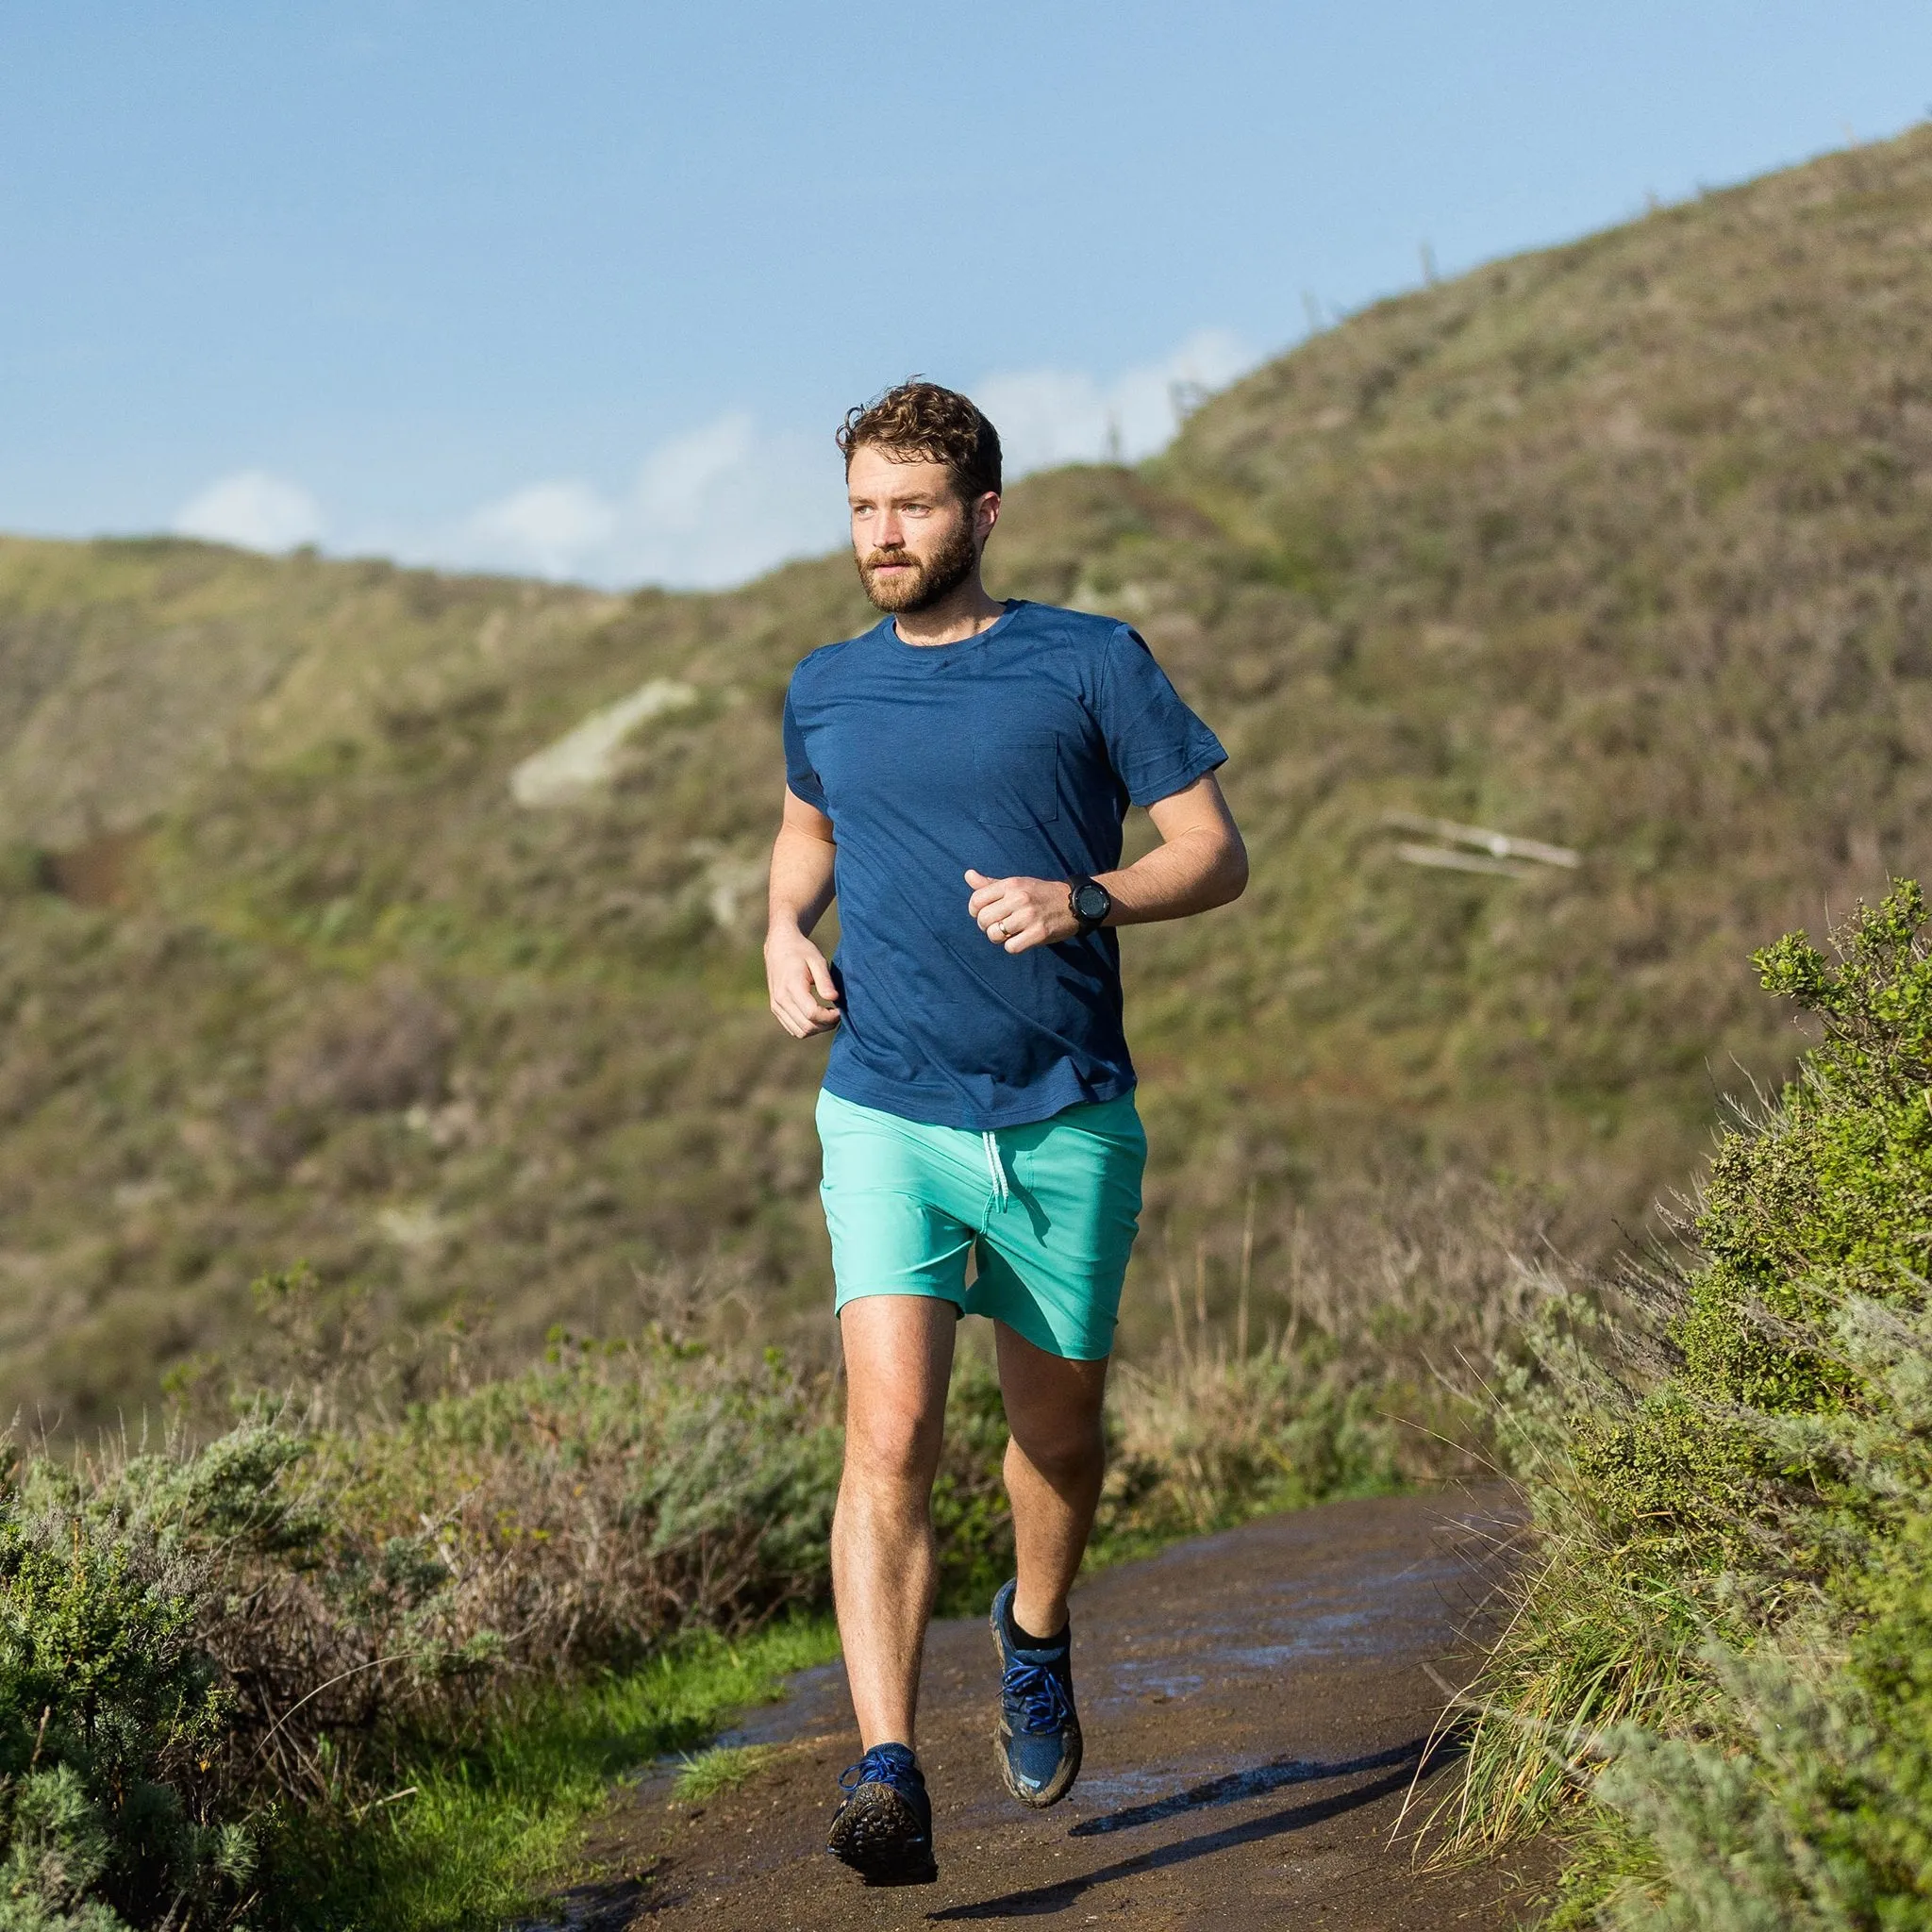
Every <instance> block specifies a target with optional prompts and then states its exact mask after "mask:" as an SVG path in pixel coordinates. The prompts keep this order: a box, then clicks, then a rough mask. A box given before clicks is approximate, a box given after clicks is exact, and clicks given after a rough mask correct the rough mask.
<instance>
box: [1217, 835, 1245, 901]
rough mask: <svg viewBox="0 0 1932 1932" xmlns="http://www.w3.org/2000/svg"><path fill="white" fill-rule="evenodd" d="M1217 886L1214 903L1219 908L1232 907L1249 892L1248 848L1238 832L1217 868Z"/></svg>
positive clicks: (1230, 840) (1229, 842)
mask: <svg viewBox="0 0 1932 1932" xmlns="http://www.w3.org/2000/svg"><path fill="white" fill-rule="evenodd" d="M1216 873H1217V874H1218V875H1217V877H1216V879H1215V885H1216V887H1217V888H1218V891H1216V894H1215V899H1214V903H1215V904H1216V905H1217V906H1231V905H1233V904H1234V902H1235V901H1236V900H1237V899H1239V898H1240V897H1241V894H1242V893H1243V892H1245V891H1247V890H1248V848H1247V846H1246V845H1244V844H1243V843H1242V842H1241V834H1240V833H1239V832H1236V833H1235V834H1234V835H1233V836H1232V837H1231V838H1230V839H1229V841H1228V843H1227V846H1226V848H1225V849H1224V851H1223V853H1222V855H1221V863H1220V865H1219V866H1218V867H1217V868H1216Z"/></svg>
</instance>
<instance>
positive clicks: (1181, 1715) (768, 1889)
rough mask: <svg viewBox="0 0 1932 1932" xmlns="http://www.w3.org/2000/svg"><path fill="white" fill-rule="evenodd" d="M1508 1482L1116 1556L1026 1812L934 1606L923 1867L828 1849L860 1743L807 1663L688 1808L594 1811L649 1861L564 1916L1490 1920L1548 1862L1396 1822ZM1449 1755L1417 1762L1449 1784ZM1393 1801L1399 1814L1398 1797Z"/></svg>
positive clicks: (1428, 1788) (1085, 1623)
mask: <svg viewBox="0 0 1932 1932" xmlns="http://www.w3.org/2000/svg"><path fill="white" fill-rule="evenodd" d="M1503 1507H1505V1506H1504V1498H1503V1496H1502V1495H1501V1494H1500V1493H1497V1492H1493V1491H1487V1492H1486V1491H1476V1492H1473V1493H1470V1494H1465V1495H1459V1496H1456V1497H1451V1498H1446V1499H1445V1498H1441V1497H1437V1498H1419V1497H1396V1498H1391V1499H1387V1500H1381V1501H1374V1502H1363V1503H1341V1504H1332V1505H1328V1506H1326V1507H1322V1508H1317V1509H1308V1510H1304V1511H1301V1512H1299V1513H1298V1514H1295V1515H1291V1516H1283V1517H1275V1518H1272V1519H1270V1520H1268V1521H1266V1522H1261V1523H1256V1524H1249V1525H1247V1526H1246V1527H1244V1528H1241V1529H1238V1530H1233V1531H1229V1532H1227V1533H1226V1534H1224V1535H1221V1536H1215V1537H1208V1538H1205V1539H1203V1540H1201V1541H1197V1542H1191V1543H1187V1544H1182V1545H1179V1546H1176V1547H1175V1548H1174V1549H1171V1550H1168V1551H1166V1552H1165V1553H1163V1554H1162V1555H1160V1556H1158V1557H1149V1558H1147V1559H1146V1560H1144V1561H1141V1562H1137V1563H1131V1564H1125V1565H1123V1566H1122V1567H1121V1568H1119V1569H1116V1570H1112V1571H1108V1572H1107V1573H1106V1574H1103V1575H1101V1576H1098V1577H1096V1578H1094V1579H1093V1580H1092V1581H1091V1582H1090V1583H1088V1584H1086V1585H1084V1586H1083V1587H1082V1588H1081V1589H1080V1590H1079V1591H1078V1592H1077V1593H1076V1595H1075V1598H1074V1677H1075V1683H1076V1686H1077V1688H1078V1691H1079V1699H1080V1711H1081V1720H1082V1724H1083V1726H1084V1728H1085V1730H1086V1735H1087V1755H1086V1768H1085V1770H1084V1771H1083V1773H1082V1774H1081V1778H1080V1782H1079V1783H1078V1785H1076V1786H1075V1788H1074V1792H1073V1794H1072V1795H1071V1796H1070V1797H1069V1798H1068V1799H1067V1800H1066V1802H1065V1803H1063V1804H1062V1805H1060V1806H1058V1807H1056V1808H1055V1809H1053V1810H1051V1811H1048V1812H1044V1813H1032V1812H1027V1811H1024V1810H1023V1809H1022V1808H1021V1807H1019V1806H1017V1805H1015V1804H1014V1803H1013V1802H1012V1801H1011V1800H1010V1799H1009V1798H1008V1796H1007V1795H1006V1793H1005V1792H1004V1791H1003V1790H1001V1789H1000V1785H999V1779H998V1775H997V1773H996V1770H995V1768H994V1763H993V1756H992V1741H991V1739H992V1715H991V1712H992V1699H993V1696H994V1692H995V1687H996V1679H995V1674H994V1669H995V1667H994V1663H993V1655H992V1646H991V1639H990V1638H989V1636H988V1635H987V1632H986V1629H985V1626H984V1624H982V1623H980V1622H978V1621H976V1620H974V1621H961V1622H957V1623H945V1624H938V1625H936V1626H935V1627H934V1630H933V1633H932V1639H931V1642H930V1644H929V1646H928V1649H927V1653H926V1665H925V1675H924V1687H923V1693H922V1694H923V1707H922V1710H921V1715H920V1733H921V1734H920V1756H921V1759H922V1762H923V1763H924V1766H925V1770H926V1776H927V1781H928V1783H929V1785H930V1787H931V1790H932V1792H933V1798H934V1810H935V1820H934V1832H935V1840H936V1845H937V1850H938V1855H939V1863H940V1877H939V1882H938V1884H936V1885H930V1886H924V1887H919V1888H908V1889H906V1890H868V1889H866V1888H865V1887H863V1886H862V1885H861V1884H860V1883H859V1882H858V1879H857V1878H856V1877H855V1875H854V1874H851V1873H850V1872H847V1871H846V1870H845V1869H844V1868H843V1867H842V1866H841V1865H839V1864H837V1863H835V1862H834V1861H833V1860H832V1859H831V1858H830V1857H827V1856H826V1855H825V1852H824V1838H825V1826H826V1824H827V1821H828V1819H829V1816H830V1812H831V1800H832V1799H833V1797H835V1796H836V1783H837V1778H838V1774H839V1772H840V1771H841V1769H842V1768H843V1767H844V1766H845V1765H846V1764H847V1763H849V1762H850V1761H851V1760H852V1759H853V1758H855V1757H858V1741H857V1738H856V1734H855V1733H854V1732H853V1730H852V1725H851V1714H850V1709H849V1707H848V1706H847V1705H846V1702H845V1697H844V1687H843V1680H842V1677H841V1674H840V1667H839V1666H837V1665H836V1664H835V1665H829V1666H827V1667H825V1668H824V1669H823V1670H819V1671H810V1672H807V1673H805V1674H803V1675H802V1676H801V1677H800V1678H799V1679H798V1680H796V1683H795V1685H794V1688H793V1692H792V1695H791V1697H790V1698H789V1699H788V1700H787V1701H786V1702H785V1703H784V1704H782V1705H779V1706H775V1707H772V1708H771V1709H769V1710H767V1711H764V1712H760V1713H759V1714H758V1716H757V1717H756V1718H755V1719H754V1720H753V1721H751V1722H750V1723H748V1724H746V1725H745V1727H744V1728H743V1729H742V1730H741V1731H739V1732H737V1733H735V1734H734V1735H733V1738H732V1739H731V1740H728V1741H733V1742H746V1743H770V1744H777V1745H780V1746H782V1747H783V1749H782V1751H781V1754H780V1755H779V1756H778V1757H776V1759H775V1760H774V1762H773V1763H772V1764H771V1765H770V1766H768V1767H767V1768H766V1769H765V1770H764V1771H763V1772H761V1773H760V1774H758V1776H757V1777H756V1778H755V1779H754V1780H753V1781H752V1782H751V1783H749V1784H748V1785H746V1786H745V1787H743V1788H741V1790H737V1791H735V1792H731V1793H727V1794H725V1795H724V1796H721V1797H717V1798H714V1799H712V1800H711V1801H710V1803H708V1805H705V1806H701V1807H686V1806H678V1805H675V1804H673V1803H672V1801H671V1798H670V1792H669V1786H668V1781H667V1780H665V1779H663V1778H657V1779H653V1780H650V1781H648V1782H646V1783H645V1784H643V1785H641V1786H640V1787H638V1788H637V1789H636V1790H635V1791H633V1792H632V1793H630V1794H629V1795H628V1796H627V1797H626V1798H625V1800H624V1801H623V1802H622V1804H621V1805H620V1807H619V1808H618V1810H617V1811H616V1812H615V1813H614V1814H613V1815H612V1816H611V1817H610V1818H609V1819H608V1821H607V1823H606V1825H605V1827H604V1829H603V1830H602V1831H601V1832H600V1833H599V1840H600V1847H601V1849H603V1850H605V1851H606V1852H607V1853H608V1855H610V1856H611V1857H613V1858H623V1859H625V1860H626V1861H627V1862H628V1863H629V1868H630V1869H631V1870H632V1871H634V1872H639V1873H647V1874H648V1875H647V1876H645V1877H643V1878H642V1879H641V1882H639V1883H635V1884H632V1885H629V1886H625V1887H610V1888H594V1889H586V1890H584V1891H583V1892H581V1893H579V1894H576V1895H575V1896H574V1897H572V1898H571V1899H570V1900H568V1901H564V1902H560V1905H561V1906H562V1916H561V1917H559V1918H558V1920H556V1921H553V1923H555V1924H570V1925H573V1926H575V1927H576V1928H580V1932H607V1928H608V1932H614V1928H617V1927H622V1926H629V1925H636V1926H639V1927H650V1928H663V1932H674V1928H675V1932H683V1928H697V1927H704V1928H706V1932H781V1928H782V1932H825V1928H840V1932H842V1928H844V1927H848V1926H850V1927H855V1928H866V1932H872V1928H878V1932H886V1928H896V1927H901V1926H913V1925H920V1926H924V1925H930V1924H979V1923H997V1922H1003V1921H1008V1920H1020V1919H1024V1920H1041V1921H1043V1922H1045V1923H1047V1924H1055V1925H1068V1926H1082V1925H1101V1926H1108V1925H1121V1926H1131V1927H1134V1928H1136V1932H1141V1928H1147V1932H1156V1928H1168V1927H1174V1928H1180V1927H1195V1926H1201V1927H1213V1928H1215V1932H1251V1928H1253V1932H1261V1928H1267V1932H1274V1928H1280V1927H1289V1926H1293V1927H1302V1926H1308V1927H1324V1928H1327V1932H1405V1928H1408V1927H1431V1928H1433V1927H1437V1926H1459V1927H1482V1928H1504V1927H1508V1926H1512V1925H1514V1924H1516V1923H1517V1915H1518V1912H1519V1911H1520V1910H1523V1909H1524V1908H1525V1907H1526V1906H1527V1903H1528V1900H1529V1899H1530V1898H1531V1897H1533V1896H1534V1892H1535V1889H1536V1885H1537V1882H1538V1881H1539V1880H1541V1879H1542V1878H1544V1877H1545V1876H1546V1875H1547V1870H1546V1859H1545V1857H1544V1856H1543V1855H1542V1854H1541V1852H1540V1851H1538V1850H1537V1849H1535V1848H1532V1850H1531V1852H1530V1853H1529V1854H1528V1855H1527V1856H1526V1857H1524V1858H1521V1859H1518V1860H1515V1861H1513V1862H1512V1863H1510V1864H1509V1865H1508V1866H1507V1867H1505V1866H1491V1867H1487V1868H1484V1869H1482V1870H1478V1871H1464V1872H1459V1873H1452V1874H1428V1873H1421V1872H1418V1871H1417V1870H1416V1869H1415V1867H1414V1865H1413V1863H1412V1862H1411V1860H1410V1857H1409V1853H1408V1850H1407V1846H1406V1845H1405V1844H1402V1843H1396V1844H1393V1845H1391V1842H1390V1838H1391V1829H1392V1827H1393V1826H1394V1824H1395V1821H1396V1817H1397V1814H1398V1811H1399V1810H1400V1807H1401V1805H1402V1801H1403V1797H1404V1794H1405V1793H1406V1792H1407V1790H1409V1787H1410V1784H1411V1781H1412V1780H1413V1779H1414V1777H1415V1774H1416V1770H1417V1766H1418V1764H1419V1763H1420V1761H1421V1757H1422V1753H1423V1749H1424V1740H1426V1739H1427V1737H1428V1735H1429V1732H1430V1728H1431V1726H1432V1724H1434V1722H1435V1720H1436V1717H1437V1715H1438V1713H1439V1712H1440V1710H1441V1706H1442V1697H1441V1692H1440V1691H1438V1690H1437V1689H1436V1687H1435V1685H1434V1684H1433V1683H1432V1682H1431V1680H1430V1677H1429V1674H1428V1673H1427V1671H1426V1670H1425V1669H1424V1664H1425V1663H1428V1664H1434V1665H1435V1666H1436V1667H1437V1668H1438V1669H1448V1670H1451V1671H1453V1669H1454V1668H1455V1666H1456V1660H1457V1657H1458V1656H1459V1655H1460V1656H1466V1655H1467V1652H1468V1650H1469V1637H1468V1632H1469V1629H1470V1625H1471V1620H1472V1616H1473V1615H1474V1614H1476V1613H1477V1611H1478V1607H1479V1605H1480V1603H1481V1602H1482V1600H1483V1598H1484V1596H1485V1594H1486V1592H1487V1590H1488V1586H1489V1584H1490V1582H1491V1581H1492V1579H1493V1577H1494V1575H1495V1574H1496V1560H1495V1557H1494V1551H1495V1548H1496V1545H1497V1542H1498V1541H1499V1540H1502V1539H1507V1534H1508V1524H1507V1520H1506V1519H1505V1518H1504V1517H1503V1516H1502V1515H1501V1514H1500V1512H1501V1510H1502V1509H1503ZM1447 1768H1448V1767H1447V1760H1446V1758H1444V1759H1441V1760H1439V1762H1438V1764H1437V1766H1436V1767H1435V1769H1434V1772H1433V1774H1432V1775H1429V1776H1425V1777H1424V1781H1423V1789H1424V1800H1425V1802H1424V1807H1423V1808H1424V1809H1426V1808H1427V1804H1426V1800H1427V1797H1428V1796H1429V1794H1430V1793H1431V1792H1433V1791H1436V1790H1441V1789H1443V1788H1445V1787H1446V1785H1447V1778H1446V1777H1445V1775H1444V1773H1445V1772H1446V1770H1447ZM1411 1815H1412V1816H1413V1814H1411Z"/></svg>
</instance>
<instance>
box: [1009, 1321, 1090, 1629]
mask: <svg viewBox="0 0 1932 1932" xmlns="http://www.w3.org/2000/svg"><path fill="white" fill-rule="evenodd" d="M993 1332H994V1335H995V1337H996V1338H997V1342H998V1348H999V1364H1000V1392H1001V1394H1002V1395H1003V1396H1004V1397H1005V1398H1006V1405H1007V1426H1008V1429H1009V1430H1010V1431H1011V1436H1012V1440H1011V1441H1009V1442H1008V1444H1007V1462H1006V1478H1007V1494H1008V1496H1009V1497H1011V1499H1012V1504H1013V1541H1014V1544H1015V1546H1016V1549H1017V1551H1018V1556H1019V1574H1020V1587H1019V1589H1018V1590H1017V1591H1015V1592H1014V1596H1013V1618H1014V1621H1015V1622H1016V1623H1017V1624H1019V1625H1020V1627H1021V1628H1022V1629H1023V1630H1025V1631H1029V1632H1030V1633H1031V1634H1032V1635H1033V1636H1035V1637H1056V1636H1058V1634H1059V1632H1060V1631H1061V1630H1062V1629H1063V1628H1064V1627H1065V1625H1066V1621H1067V1591H1069V1590H1071V1589H1072V1588H1073V1584H1074V1574H1075V1573H1076V1572H1077V1571H1078V1570H1079V1568H1080V1558H1081V1557H1082V1556H1083V1555H1084V1554H1085V1552H1086V1548H1087V1538H1088V1536H1089V1535H1090V1534H1091V1531H1092V1528H1093V1512H1094V1510H1095V1509H1096V1508H1097V1507H1099V1504H1100V1478H1101V1476H1102V1474H1104V1473H1105V1471H1106V1467H1107V1448H1106V1439H1105V1437H1104V1436H1103V1435H1102V1433H1101V1425H1100V1407H1101V1400H1102V1397H1103V1396H1104V1395H1105V1393H1106V1391H1107V1363H1106V1361H1105V1360H1101V1361H1097V1362H1070V1361H1065V1360H1062V1359H1061V1357H1058V1356H1056V1355H1048V1354H1047V1353H1046V1351H1045V1350H1044V1349H1039V1348H1035V1347H1034V1345H1033V1344H1032V1343H1031V1342H1030V1341H1022V1340H1021V1338H1020V1337H1019V1336H1018V1335H1016V1334H1015V1333H1014V1332H1013V1331H1012V1329H1010V1328H1008V1326H1007V1325H1006V1324H1005V1323H1004V1322H996V1323H995V1324H993Z"/></svg>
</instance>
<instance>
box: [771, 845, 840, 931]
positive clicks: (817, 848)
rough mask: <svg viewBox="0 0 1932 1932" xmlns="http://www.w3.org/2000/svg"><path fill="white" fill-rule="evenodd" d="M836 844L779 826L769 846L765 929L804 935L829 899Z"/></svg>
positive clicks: (823, 912)
mask: <svg viewBox="0 0 1932 1932" xmlns="http://www.w3.org/2000/svg"><path fill="white" fill-rule="evenodd" d="M838 858H839V848H838V847H837V846H836V845H834V844H833V843H832V842H831V841H829V840H825V839H820V838H815V837H814V836H813V835H812V834H811V833H809V832H801V831H799V830H798V829H796V828H795V827H794V826H791V825H782V826H780V827H779V831H778V836H777V839H776V840H775V841H774V843H773V846H772V890H771V900H770V906H771V916H770V925H769V929H770V930H771V931H772V932H773V933H786V932H793V933H802V934H804V935H805V936H806V937H807V938H809V937H810V936H811V933H812V930H813V928H814V927H815V926H816V925H817V924H818V923H819V921H820V920H822V919H823V918H824V916H825V910H826V908H828V907H829V906H830V905H831V903H832V892H833V884H832V881H833V872H834V868H835V866H836V864H837V862H838Z"/></svg>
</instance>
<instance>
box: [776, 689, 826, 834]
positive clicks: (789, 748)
mask: <svg viewBox="0 0 1932 1932" xmlns="http://www.w3.org/2000/svg"><path fill="white" fill-rule="evenodd" d="M785 784H786V787H787V789H788V790H789V791H791V795H792V796H793V797H794V798H802V799H804V800H805V802H806V804H808V805H809V806H815V807H817V808H818V809H819V810H820V811H822V812H824V813H825V814H826V816H827V817H829V816H830V808H828V807H827V806H826V804H825V788H824V786H823V785H821V784H820V783H819V774H817V773H816V772H815V771H813V770H812V766H811V759H810V758H808V756H807V755H806V749H805V733H804V732H803V731H802V730H801V729H800V728H799V724H798V714H797V712H796V711H795V710H794V709H793V708H792V704H791V691H790V690H788V691H786V693H785Z"/></svg>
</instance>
